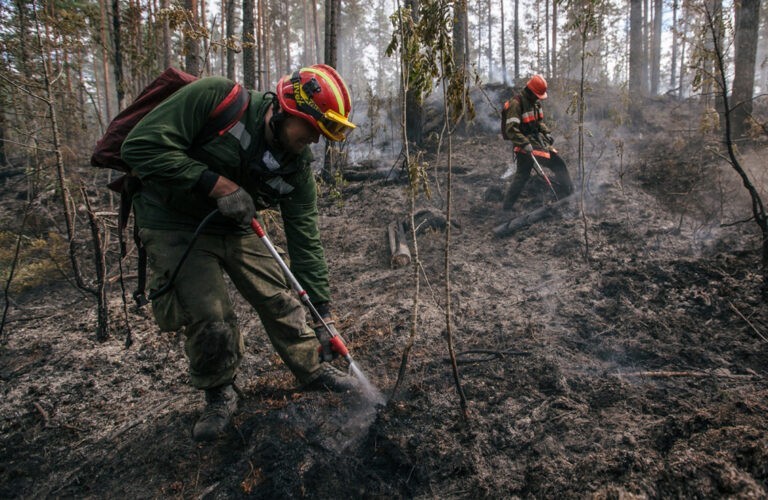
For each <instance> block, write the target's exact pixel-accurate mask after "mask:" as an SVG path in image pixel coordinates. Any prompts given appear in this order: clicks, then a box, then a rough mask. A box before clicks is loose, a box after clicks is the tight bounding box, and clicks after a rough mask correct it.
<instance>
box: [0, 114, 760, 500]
mask: <svg viewBox="0 0 768 500" xmlns="http://www.w3.org/2000/svg"><path fill="white" fill-rule="evenodd" d="M597 129H598V125H595V130H597ZM563 135H565V134H563ZM692 137H694V135H693V133H692V132H690V131H688V132H681V133H679V134H670V133H669V132H668V131H667V132H664V131H662V132H658V133H656V135H655V136H652V137H651V136H649V135H646V137H642V138H641V137H639V135H638V134H634V135H633V136H632V138H631V139H625V140H622V141H619V140H618V139H616V137H615V136H614V137H606V138H603V139H601V140H597V139H594V140H593V141H592V143H594V144H603V146H602V149H600V150H599V151H597V150H593V152H592V153H591V154H589V155H588V159H587V160H586V162H585V168H584V171H585V175H584V176H582V177H583V179H584V182H582V180H581V178H579V179H578V180H577V184H579V185H580V187H582V188H583V189H582V191H581V193H582V194H581V195H579V196H577V197H576V199H575V200H574V202H573V203H571V204H570V205H569V206H568V207H567V208H564V209H562V210H560V212H559V213H557V214H556V215H554V216H552V217H550V218H548V219H546V220H544V221H541V222H539V223H536V224H533V225H531V226H530V227H527V228H525V229H523V230H521V231H518V232H516V233H515V234H513V235H511V236H508V237H496V236H494V234H493V229H494V227H496V226H497V225H498V224H500V223H502V222H504V221H505V220H507V219H509V218H511V217H515V216H517V215H521V214H522V213H524V212H526V211H529V210H531V209H534V208H537V207H538V206H540V205H541V204H542V203H543V202H548V201H550V200H549V199H548V194H547V191H546V190H545V189H543V187H542V186H540V185H538V184H537V183H536V182H532V183H531V185H530V186H529V188H528V190H527V191H526V193H525V195H524V198H523V199H521V202H520V205H519V206H518V207H517V209H516V210H515V211H513V212H511V213H507V214H504V213H502V212H501V211H500V203H499V201H497V200H498V195H499V193H500V192H501V189H500V187H501V186H502V185H503V183H504V181H502V180H501V179H500V177H501V175H502V174H503V173H504V172H505V170H506V169H507V167H508V166H509V163H510V161H509V147H508V145H505V144H503V143H502V142H501V141H500V140H499V139H498V137H497V136H495V135H493V134H492V133H486V134H480V133H478V134H475V136H474V137H472V138H469V139H462V140H455V141H454V143H453V157H452V162H451V164H452V169H453V177H452V182H453V190H452V219H453V221H454V223H455V224H454V225H452V226H451V239H450V246H449V250H450V251H449V252H448V253H449V256H450V257H449V258H450V260H449V264H448V266H447V270H448V272H449V276H450V297H451V300H450V308H451V312H452V324H451V334H452V339H453V343H454V348H455V351H456V353H457V354H458V375H459V381H460V386H461V389H462V391H463V393H464V395H465V397H466V401H467V405H468V407H467V414H466V418H465V415H464V412H463V411H462V408H461V406H460V399H459V395H458V392H457V384H456V381H455V379H454V377H453V374H452V370H451V364H450V363H449V359H450V358H449V347H448V342H447V336H446V326H445V325H446V322H445V312H446V308H447V305H448V304H447V301H446V298H445V297H446V287H445V274H446V265H445V254H446V252H445V242H446V234H445V228H444V227H443V228H441V227H432V228H423V227H420V229H419V236H418V249H419V253H418V256H419V260H420V263H421V266H420V268H419V280H420V281H419V285H420V286H419V294H418V308H417V312H418V324H417V326H416V328H415V329H412V322H413V316H414V303H415V299H416V295H415V287H414V284H415V279H414V269H413V267H411V266H408V267H403V268H397V269H393V268H391V267H390V255H389V249H388V246H387V240H386V232H385V229H386V225H387V224H388V223H389V222H391V221H394V220H402V219H404V218H406V216H407V207H408V201H407V191H406V189H405V185H404V184H402V183H398V182H396V181H395V182H393V181H392V180H383V179H379V180H360V181H353V182H349V183H348V184H347V185H346V186H344V188H343V189H342V198H341V202H339V200H337V199H333V200H331V199H330V198H328V197H326V198H324V199H323V202H322V206H321V219H320V222H321V226H322V230H323V238H324V242H325V245H326V248H327V256H328V260H329V265H330V269H331V275H332V286H333V293H334V296H335V304H336V309H337V312H338V315H339V325H340V327H341V330H342V332H343V333H344V334H345V336H346V337H347V341H348V345H349V347H350V349H351V352H352V355H353V356H354V358H355V360H356V361H357V362H358V363H359V364H360V366H361V368H362V369H363V371H364V373H365V374H366V375H367V376H368V378H369V379H370V380H371V381H372V382H373V383H374V384H375V385H376V386H377V387H378V388H379V389H380V390H381V392H382V394H383V395H384V397H385V398H386V399H387V401H386V403H385V404H376V401H375V398H371V397H361V396H357V395H352V394H345V395H336V394H330V393H326V392H324V391H315V392H301V391H298V390H297V389H296V387H295V386H294V381H293V379H292V377H291V376H290V374H289V372H288V371H287V369H286V368H285V367H284V366H283V365H282V363H281V361H280V360H279V359H278V358H277V357H276V355H275V354H274V352H273V350H272V349H271V347H270V346H269V345H268V342H267V341H266V337H265V335H264V333H263V331H262V329H261V326H260V324H259V322H258V320H257V318H256V317H255V315H254V314H253V313H252V312H250V311H249V309H248V308H247V307H246V306H245V304H243V303H242V301H240V300H239V299H237V298H236V300H237V301H238V302H237V304H238V312H239V317H240V321H241V327H242V330H243V331H244V332H245V333H246V342H247V352H248V354H247V356H246V359H245V362H244V364H243V367H242V370H241V373H240V375H239V378H238V385H239V388H240V389H241V391H242V392H243V395H244V398H243V399H242V400H241V404H240V408H239V411H238V414H237V416H236V418H235V422H234V423H235V425H234V426H233V428H232V430H231V431H230V432H229V433H228V435H227V436H226V437H225V438H224V439H223V440H221V441H219V442H217V443H215V444H209V445H200V444H196V443H193V442H192V440H191V439H190V430H191V428H192V425H193V423H194V421H195V419H196V418H197V416H198V415H199V412H200V410H201V408H202V405H203V401H202V397H201V396H200V394H198V393H197V392H196V391H194V390H192V389H191V388H189V386H188V385H187V374H186V363H185V361H184V355H183V339H182V337H181V335H179V334H164V333H159V332H158V331H157V329H156V328H155V327H154V326H153V323H152V321H151V320H150V318H149V317H147V315H146V314H147V313H146V312H144V313H137V312H135V311H133V310H130V311H129V318H130V323H131V325H132V327H131V330H132V337H133V340H134V344H133V345H132V346H131V347H129V348H126V347H125V346H124V345H123V341H124V340H125V336H126V330H125V327H124V320H123V317H122V303H121V300H120V290H119V288H117V287H115V289H113V290H112V292H111V296H112V316H113V327H114V328H113V332H112V335H111V337H110V339H109V340H107V341H106V342H97V341H96V340H95V339H94V330H95V325H96V317H95V308H94V305H93V301H92V300H91V299H90V298H89V297H86V296H83V295H81V294H79V293H77V292H75V291H73V289H72V288H70V287H67V286H64V285H59V286H55V285H49V286H47V287H46V288H45V289H43V290H41V289H35V290H32V291H30V292H28V293H27V294H25V295H21V296H18V297H14V307H12V309H11V315H10V318H9V321H10V322H9V323H8V325H7V327H8V328H7V331H6V334H5V339H4V340H3V346H2V351H1V352H0V378H2V381H3V383H2V402H0V408H1V409H2V411H1V412H0V414H1V415H2V416H1V418H2V420H1V421H0V464H2V465H0V496H1V497H3V498H46V497H77V498H126V497H133V498H149V497H153V498H154V497H170V498H239V497H254V498H286V497H309V498H340V497H343V496H347V497H353V498H361V497H363V498H365V497H387V498H413V497H419V498H425V497H426V498H477V497H488V498H507V497H554V496H566V497H585V496H586V497H594V498H628V497H670V496H672V497H680V496H682V497H716V496H731V497H747V498H751V497H765V496H766V494H767V493H768V465H766V464H768V437H766V436H768V420H767V419H766V414H767V412H768V403H767V401H768V399H767V396H768V384H767V383H766V377H767V376H768V371H766V366H768V364H767V362H768V340H766V335H768V313H767V312H766V307H765V302H764V301H763V300H762V299H761V294H760V286H761V283H762V276H761V274H760V269H759V257H760V255H759V251H758V250H759V248H758V247H759V234H758V231H757V229H756V227H755V225H754V223H746V224H735V225H729V224H727V223H729V222H733V221H738V220H742V219H745V218H748V217H749V216H750V215H751V213H750V209H749V203H748V199H747V194H746V192H745V191H744V190H743V188H742V187H741V186H740V182H739V180H738V179H737V178H735V174H734V173H733V171H732V170H730V169H729V167H727V166H724V165H722V164H721V162H719V161H718V160H717V158H716V157H706V155H703V154H698V153H697V154H694V153H691V151H698V150H700V149H701V144H700V141H698V142H697V144H696V145H691V144H692ZM651 141H653V143H654V144H655V147H653V148H646V147H645V146H646V145H647V144H648V143H649V142H651ZM681 144H682V147H678V146H680V145H681ZM606 145H607V146H606ZM561 147H562V148H563V152H564V156H565V157H566V158H567V159H569V160H570V162H569V166H570V169H571V172H572V174H573V175H574V177H577V173H578V171H579V169H578V165H577V164H576V162H575V157H576V155H575V153H574V150H575V138H574V137H573V136H572V135H571V136H570V137H567V138H566V139H565V140H564V143H563V144H562V146H561ZM685 148H691V149H690V151H689V152H688V153H685V152H684V150H685ZM681 149H682V150H683V152H680V151H681ZM595 151H597V152H595ZM671 151H676V153H675V154H672V153H670V152H671ZM765 151H766V149H765V146H764V145H763V146H760V145H758V146H757V149H751V150H745V152H744V154H745V160H746V163H748V164H752V165H760V158H761V157H764V154H765ZM446 155H447V152H446V151H445V149H444V148H443V149H442V150H441V152H440V157H436V156H434V155H432V156H428V157H427V160H428V161H429V162H430V164H429V167H428V173H429V179H430V185H431V191H432V196H431V198H430V199H426V198H425V197H424V196H423V195H422V196H420V198H419V200H418V202H417V207H418V208H420V209H421V208H430V209H432V210H434V211H435V212H437V213H441V211H442V210H444V209H445V201H446V194H447V191H446V189H447V186H446V182H445V181H446V176H445V174H446V165H447V162H446ZM384 168H389V165H387V166H386V167H384ZM389 177H392V176H389ZM758 178H759V176H758ZM761 182H762V181H761ZM763 187H764V186H763ZM761 189H762V187H761ZM763 192H764V191H763ZM273 234H274V238H275V239H277V240H278V241H279V238H280V234H279V231H277V230H276V229H275V228H274V227H273ZM411 250H412V251H414V248H413V245H412V246H411ZM132 286H133V283H129V287H132ZM410 342H412V343H413V344H412V347H411V349H410V350H409V357H408V359H407V364H406V368H405V370H404V378H403V379H402V380H401V383H400V386H399V390H398V391H397V393H396V394H394V395H393V394H392V389H393V387H394V385H395V381H396V380H397V377H398V370H399V368H400V366H401V363H402V356H403V353H404V350H405V348H406V345H408V344H409V343H410Z"/></svg>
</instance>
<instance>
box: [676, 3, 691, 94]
mask: <svg viewBox="0 0 768 500" xmlns="http://www.w3.org/2000/svg"><path fill="white" fill-rule="evenodd" d="M687 3H688V2H685V1H684V2H683V5H682V15H681V16H680V18H681V19H683V20H684V21H683V25H685V20H686V19H688V12H689V10H688V8H687ZM681 32H683V31H682V30H681ZM685 40H686V37H685V36H681V37H680V66H679V67H680V73H679V76H678V80H679V84H678V94H677V95H678V97H683V95H684V93H683V78H684V76H685Z"/></svg>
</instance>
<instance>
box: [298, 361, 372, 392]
mask: <svg viewBox="0 0 768 500" xmlns="http://www.w3.org/2000/svg"><path fill="white" fill-rule="evenodd" d="M322 387H325V388H326V389H328V390H329V391H333V392H347V391H355V390H358V389H360V382H359V381H358V380H357V379H356V378H355V377H353V376H351V375H348V374H346V373H344V372H343V371H341V370H339V369H338V368H336V367H335V366H333V365H332V364H330V363H320V368H318V369H317V371H315V372H314V373H313V374H312V377H311V378H310V379H309V382H307V384H306V385H305V386H304V388H305V389H319V388H322Z"/></svg>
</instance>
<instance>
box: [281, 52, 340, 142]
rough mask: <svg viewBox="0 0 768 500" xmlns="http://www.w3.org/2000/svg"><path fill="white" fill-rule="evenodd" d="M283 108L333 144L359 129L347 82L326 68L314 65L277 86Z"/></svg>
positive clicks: (283, 78)
mask: <svg viewBox="0 0 768 500" xmlns="http://www.w3.org/2000/svg"><path fill="white" fill-rule="evenodd" d="M277 99H278V101H279V102H280V108H282V109H283V110H284V111H286V112H287V113H290V114H292V115H294V116H298V117H299V118H303V119H304V120H306V121H308V122H309V123H311V124H312V126H313V127H315V129H317V131H318V132H320V133H321V134H323V135H324V136H325V137H327V138H328V139H330V140H332V141H343V140H344V139H345V138H346V135H347V134H348V133H349V132H350V131H352V129H354V128H355V124H354V123H352V122H351V121H349V115H350V113H351V112H352V101H351V99H350V97H349V89H347V86H346V84H345V83H344V80H342V79H341V76H339V74H338V73H337V72H336V70H335V69H333V68H332V67H330V66H328V65H326V64H314V65H312V66H309V67H307V68H301V69H300V70H298V71H294V72H293V74H292V75H285V76H283V77H282V78H281V79H280V81H279V82H277Z"/></svg>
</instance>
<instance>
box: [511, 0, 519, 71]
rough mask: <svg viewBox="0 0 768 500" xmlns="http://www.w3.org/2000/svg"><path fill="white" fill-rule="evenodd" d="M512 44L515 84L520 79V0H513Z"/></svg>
mask: <svg viewBox="0 0 768 500" xmlns="http://www.w3.org/2000/svg"><path fill="white" fill-rule="evenodd" d="M512 44H513V45H514V46H515V84H517V81H518V80H519V79H520V0H515V19H514V28H513V31H512Z"/></svg>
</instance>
